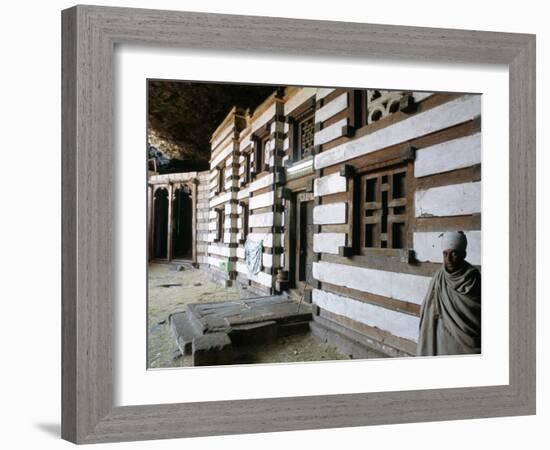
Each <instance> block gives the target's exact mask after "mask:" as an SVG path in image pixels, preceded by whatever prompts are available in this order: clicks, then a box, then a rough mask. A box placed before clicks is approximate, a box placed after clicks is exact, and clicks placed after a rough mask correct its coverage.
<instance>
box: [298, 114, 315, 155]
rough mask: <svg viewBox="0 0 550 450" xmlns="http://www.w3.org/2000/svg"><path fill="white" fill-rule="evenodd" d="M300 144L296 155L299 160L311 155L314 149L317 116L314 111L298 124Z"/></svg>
mask: <svg viewBox="0 0 550 450" xmlns="http://www.w3.org/2000/svg"><path fill="white" fill-rule="evenodd" d="M297 128H298V130H297V131H298V142H297V148H296V150H295V154H296V156H297V158H298V159H302V158H303V157H304V156H308V155H310V154H311V150H312V149H313V137H314V134H315V115H314V114H313V111H311V112H310V114H309V115H307V116H306V117H305V118H303V119H302V120H300V122H298V126H297Z"/></svg>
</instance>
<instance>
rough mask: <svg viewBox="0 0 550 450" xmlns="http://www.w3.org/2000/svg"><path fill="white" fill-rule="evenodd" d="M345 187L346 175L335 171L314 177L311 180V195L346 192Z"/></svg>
mask: <svg viewBox="0 0 550 450" xmlns="http://www.w3.org/2000/svg"><path fill="white" fill-rule="evenodd" d="M347 187H348V183H347V180H346V177H343V176H341V175H340V174H339V173H338V172H336V173H332V174H330V175H327V176H325V177H321V178H316V179H315V180H314V182H313V195H314V196H315V197H320V196H322V195H329V194H336V193H338V192H346V191H347Z"/></svg>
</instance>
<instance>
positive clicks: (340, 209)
mask: <svg viewBox="0 0 550 450" xmlns="http://www.w3.org/2000/svg"><path fill="white" fill-rule="evenodd" d="M346 210H347V205H346V204H345V203H343V202H342V203H329V204H328V205H318V206H316V207H315V208H313V223H314V224H316V225H325V224H331V223H346V222H347V216H346V212H347V211H346Z"/></svg>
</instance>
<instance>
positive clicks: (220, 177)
mask: <svg viewBox="0 0 550 450" xmlns="http://www.w3.org/2000/svg"><path fill="white" fill-rule="evenodd" d="M216 170H217V173H216V180H217V188H216V191H217V193H218V194H219V193H220V192H223V191H224V190H225V168H224V166H223V165H221V166H218V167H217V168H216Z"/></svg>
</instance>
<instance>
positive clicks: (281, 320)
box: [169, 296, 312, 365]
mask: <svg viewBox="0 0 550 450" xmlns="http://www.w3.org/2000/svg"><path fill="white" fill-rule="evenodd" d="M311 320H312V314H311V306H310V305H309V304H307V303H304V302H302V303H301V304H300V303H298V302H296V301H294V300H291V299H289V298H288V297H284V296H269V297H257V298H249V299H243V300H233V301H227V302H211V303H191V304H189V305H187V310H186V311H184V312H177V313H174V314H171V315H170V317H169V323H170V327H171V328H172V331H173V332H174V336H175V338H176V342H177V345H178V347H179V349H180V350H181V352H182V353H183V354H184V355H193V365H211V364H230V363H231V359H232V355H233V346H236V345H243V344H259V343H268V342H271V341H273V340H274V339H275V338H277V337H278V336H284V335H288V334H292V333H294V332H298V331H306V330H308V329H309V322H310V321H311Z"/></svg>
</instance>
